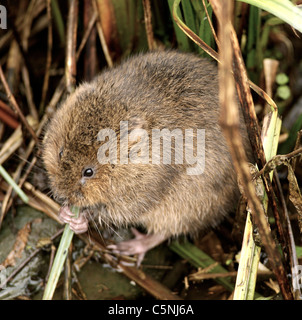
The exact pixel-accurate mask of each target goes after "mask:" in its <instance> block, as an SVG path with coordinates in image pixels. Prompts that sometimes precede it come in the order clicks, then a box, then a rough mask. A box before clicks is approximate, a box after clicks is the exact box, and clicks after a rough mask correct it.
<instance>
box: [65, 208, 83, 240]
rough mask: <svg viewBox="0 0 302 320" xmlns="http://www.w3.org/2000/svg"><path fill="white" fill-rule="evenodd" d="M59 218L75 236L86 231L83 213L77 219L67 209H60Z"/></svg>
mask: <svg viewBox="0 0 302 320" xmlns="http://www.w3.org/2000/svg"><path fill="white" fill-rule="evenodd" d="M59 217H60V219H61V220H62V221H63V222H65V223H68V224H69V227H70V229H71V230H72V231H74V232H75V233H76V234H80V233H84V232H86V231H87V230H88V220H87V218H86V214H85V212H81V213H80V215H79V217H78V218H76V217H75V216H74V213H72V212H71V210H70V209H69V207H67V206H65V207H61V208H60V211H59Z"/></svg>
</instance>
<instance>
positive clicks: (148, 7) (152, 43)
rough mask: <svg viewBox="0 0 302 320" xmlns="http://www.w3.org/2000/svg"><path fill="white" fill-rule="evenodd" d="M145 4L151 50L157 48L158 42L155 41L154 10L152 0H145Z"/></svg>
mask: <svg viewBox="0 0 302 320" xmlns="http://www.w3.org/2000/svg"><path fill="white" fill-rule="evenodd" d="M143 6H144V20H145V29H146V34H147V40H148V47H149V50H154V49H156V43H155V41H154V34H153V28H152V12H151V4H150V0H143Z"/></svg>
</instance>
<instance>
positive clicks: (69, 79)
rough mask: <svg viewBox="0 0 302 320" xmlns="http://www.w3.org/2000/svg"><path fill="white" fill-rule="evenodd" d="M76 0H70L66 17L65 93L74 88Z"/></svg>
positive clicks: (77, 6) (77, 7)
mask: <svg viewBox="0 0 302 320" xmlns="http://www.w3.org/2000/svg"><path fill="white" fill-rule="evenodd" d="M78 11H79V5H78V0H71V2H70V6H69V11H68V19H67V44H66V61H65V78H66V89H67V93H68V94H70V93H72V92H73V91H74V89H75V84H76V73H77V67H76V43H77V26H78Z"/></svg>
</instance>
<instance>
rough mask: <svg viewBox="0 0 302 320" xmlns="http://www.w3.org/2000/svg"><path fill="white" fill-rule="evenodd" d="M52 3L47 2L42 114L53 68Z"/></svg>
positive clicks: (48, 0)
mask: <svg viewBox="0 0 302 320" xmlns="http://www.w3.org/2000/svg"><path fill="white" fill-rule="evenodd" d="M50 1H51V0H47V1H46V2H47V6H46V8H47V21H48V37H47V56H46V65H45V73H44V80H43V86H42V95H41V102H40V113H41V112H42V110H43V109H44V105H45V100H46V95H47V90H48V85H49V71H50V67H51V52H52V44H53V40H52V16H51V6H50Z"/></svg>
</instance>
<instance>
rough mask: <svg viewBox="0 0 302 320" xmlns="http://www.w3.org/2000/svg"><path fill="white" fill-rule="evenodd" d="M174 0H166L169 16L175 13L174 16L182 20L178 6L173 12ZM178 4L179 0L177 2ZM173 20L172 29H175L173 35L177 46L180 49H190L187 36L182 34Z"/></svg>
mask: <svg viewBox="0 0 302 320" xmlns="http://www.w3.org/2000/svg"><path fill="white" fill-rule="evenodd" d="M174 2H176V1H174V0H168V4H169V8H170V12H171V16H172V17H173V14H174V13H175V14H176V16H177V17H178V18H179V19H180V20H182V21H183V17H182V14H181V11H180V8H179V6H177V10H175V12H174V6H175V4H174ZM178 4H179V2H178ZM172 20H173V26H174V31H175V36H176V40H177V44H178V48H179V49H180V50H181V51H191V46H190V42H189V39H188V37H187V36H186V35H185V34H184V32H183V31H182V30H181V29H180V28H179V27H178V25H177V23H176V22H175V21H174V19H172Z"/></svg>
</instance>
